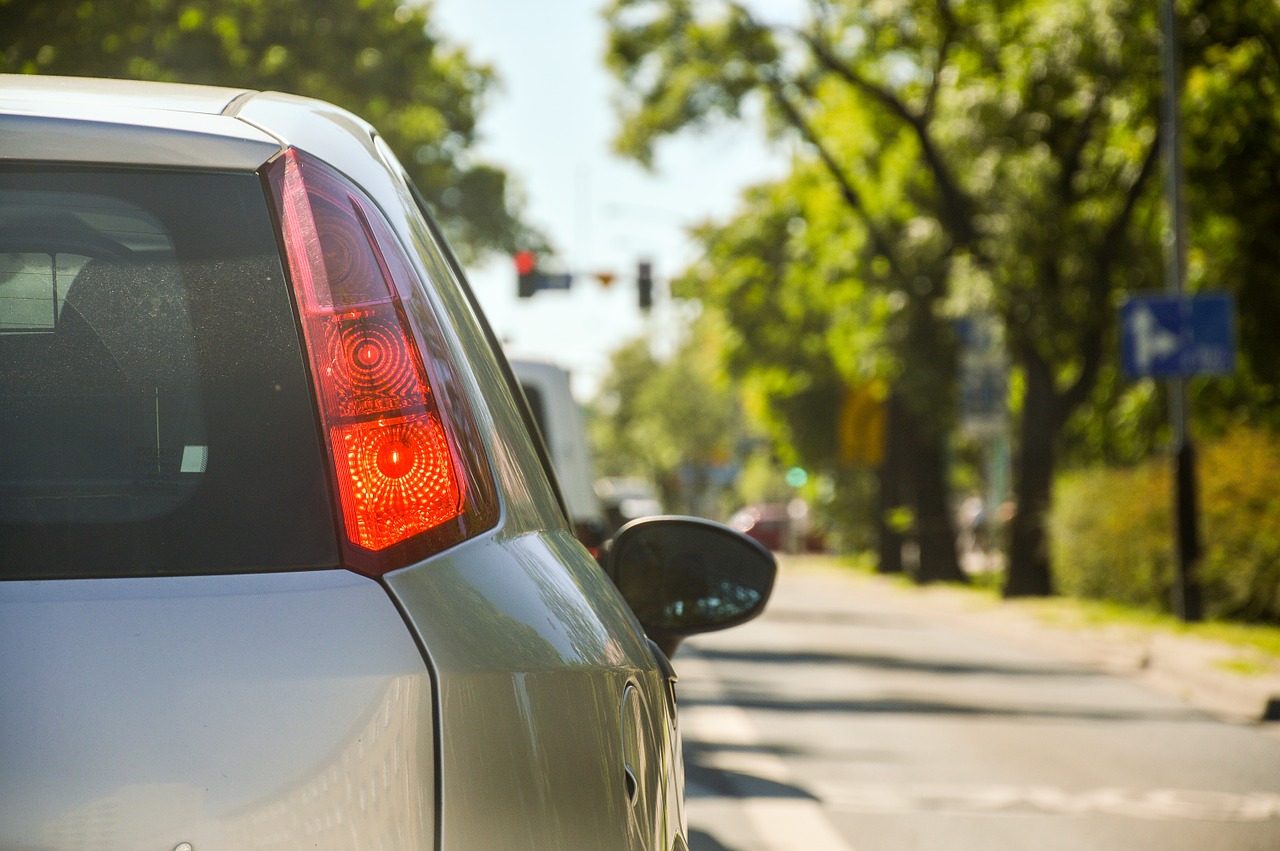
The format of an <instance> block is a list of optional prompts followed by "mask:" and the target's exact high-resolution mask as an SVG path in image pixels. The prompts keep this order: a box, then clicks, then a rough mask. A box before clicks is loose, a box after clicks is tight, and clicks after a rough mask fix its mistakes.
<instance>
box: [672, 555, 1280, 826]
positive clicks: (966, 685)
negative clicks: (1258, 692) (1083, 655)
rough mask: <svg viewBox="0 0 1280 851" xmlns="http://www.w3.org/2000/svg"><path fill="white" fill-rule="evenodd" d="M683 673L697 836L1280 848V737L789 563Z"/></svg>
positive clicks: (1012, 636) (682, 657)
mask: <svg viewBox="0 0 1280 851" xmlns="http://www.w3.org/2000/svg"><path fill="white" fill-rule="evenodd" d="M675 664H676V669H677V671H678V673H679V674H680V678H681V680H680V686H679V689H680V692H679V693H680V698H681V701H682V704H681V705H682V710H681V711H682V725H683V730H684V736H685V764H686V771H687V776H688V784H689V785H688V801H689V804H688V813H689V824H690V832H691V851H726V850H727V851H783V849H787V851H793V850H794V851H801V849H803V851H849V849H854V851H913V849H921V851H923V849H929V851H933V849H942V848H945V849H973V851H1000V849H1017V851H1023V849H1037V850H1038V849H1064V851H1066V849H1071V851H1081V849H1085V850H1086V851H1107V849H1116V851H1135V849H1160V851H1171V849H1186V851H1191V850H1192V849H1195V851H1202V849H1214V851H1238V849H1257V850H1258V851H1277V849H1280V737H1277V736H1276V735H1275V731H1274V729H1272V730H1271V731H1270V732H1268V731H1267V730H1265V729H1264V728H1263V727H1260V726H1257V725H1250V724H1244V723H1229V722H1226V721H1223V720H1219V719H1218V718H1215V717H1214V716H1211V715H1209V714H1207V713H1205V712H1204V711H1202V710H1200V709H1197V708H1195V707H1193V706H1191V705H1189V704H1187V703H1184V702H1183V701H1181V700H1179V699H1178V698H1177V697H1174V696H1170V695H1167V694H1162V693H1160V692H1158V691H1155V690H1152V689H1151V688H1149V687H1147V686H1145V685H1143V684H1141V683H1139V682H1137V681H1136V680H1134V679H1132V678H1128V677H1120V676H1114V675H1111V674H1107V673H1103V672H1101V671H1100V670H1098V669H1097V668H1094V667H1091V666H1088V665H1084V664H1080V663H1078V662H1072V661H1068V660H1067V659H1066V658H1065V657H1064V656H1063V655H1061V654H1057V653H1049V652H1045V651H1044V650H1043V649H1042V648H1041V646H1040V645H1037V644H1036V643H1034V642H1031V641H1029V640H1028V641H1023V640H1020V639H1019V637H1018V635H1017V634H1016V633H1007V634H993V633H991V632H989V631H986V630H983V629H974V628H972V627H971V626H970V625H966V624H965V623H963V622H958V621H956V620H955V619H946V618H939V617H938V616H937V612H936V611H935V610H933V609H930V608H928V607H920V606H917V605H916V604H914V603H913V602H912V596H911V595H909V594H901V593H891V592H889V591H888V590H886V589H885V588H884V587H883V586H881V585H877V584H876V583H871V582H868V581H866V580H857V579H852V580H851V579H848V578H845V577H844V576H843V575H841V574H834V573H832V572H830V571H818V572H813V571H809V570H794V569H784V571H783V573H782V576H781V578H780V580H779V586H778V589H777V591H776V592H775V597H774V599H773V601H772V602H771V604H770V607H769V610H768V611H767V613H766V614H765V616H763V617H762V618H761V619H759V620H757V621H754V622H752V623H751V624H748V625H746V626H743V627H741V628H739V629H736V630H730V631H728V632H725V633H718V634H712V635H707V636H702V637H699V638H697V639H694V640H693V641H690V642H689V643H688V644H686V645H685V647H683V648H682V649H681V650H680V652H679V653H678V654H677V656H676V658H675Z"/></svg>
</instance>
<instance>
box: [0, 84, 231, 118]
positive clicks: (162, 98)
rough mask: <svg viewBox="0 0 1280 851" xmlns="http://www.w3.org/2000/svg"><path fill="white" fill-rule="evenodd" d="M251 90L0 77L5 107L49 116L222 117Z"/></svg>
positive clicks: (0, 106) (0, 103)
mask: <svg viewBox="0 0 1280 851" xmlns="http://www.w3.org/2000/svg"><path fill="white" fill-rule="evenodd" d="M251 92H252V90H250V89H236V88H224V87H221V86H197V85H190V84H187V83H154V82H147V81H143V80H109V79H103V78H95V77H42V76H36V75H34V74H0V109H2V110H4V111H5V112H9V111H11V110H21V111H24V112H33V113H39V114H46V115H56V114H60V113H66V112H68V111H72V110H74V109H76V108H82V107H84V106H86V105H93V106H97V107H101V108H103V109H125V110H134V109H155V110H161V111H165V112H194V113H200V114H204V115H218V114H220V113H222V112H223V111H224V110H225V109H226V108H227V107H228V106H229V105H230V104H231V103H232V102H233V101H234V100H235V99H236V98H238V97H242V96H244V95H247V94H251Z"/></svg>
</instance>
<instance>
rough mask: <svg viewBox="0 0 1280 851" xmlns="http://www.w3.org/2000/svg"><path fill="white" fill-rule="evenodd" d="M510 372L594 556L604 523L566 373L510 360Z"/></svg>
mask: <svg viewBox="0 0 1280 851" xmlns="http://www.w3.org/2000/svg"><path fill="white" fill-rule="evenodd" d="M511 370H512V371H513V372H514V373H515V375H516V379H517V380H518V381H519V382H520V386H521V387H522V388H523V389H524V395H525V397H526V398H527V399H528V400H529V407H530V409H532V411H533V418H534V419H535V420H536V421H537V423H538V429H539V430H540V431H541V432H542V439H543V441H544V442H545V443H546V446H547V451H548V453H550V455H551V466H552V467H554V468H555V473H556V478H557V479H559V481H560V490H561V492H562V493H563V495H564V500H565V503H566V505H567V507H568V509H569V518H570V519H571V520H572V521H573V529H574V532H575V534H577V536H578V540H580V541H582V543H583V544H585V545H586V546H587V548H588V549H590V550H591V551H592V552H593V553H594V552H596V551H597V549H598V548H599V546H600V545H601V544H602V543H604V539H605V537H606V524H605V518H604V511H603V510H602V509H601V507H600V500H599V499H598V498H597V497H596V492H595V488H594V485H593V482H594V481H595V473H594V471H593V464H592V459H591V447H590V446H589V445H588V443H587V427H586V422H585V420H584V418H583V416H582V409H581V408H580V407H579V406H578V403H577V401H576V400H575V399H574V398H573V394H572V393H571V392H570V389H569V373H568V371H567V370H565V369H563V368H561V367H559V366H556V365H555V364H552V363H545V362H541V361H528V360H512V361H511Z"/></svg>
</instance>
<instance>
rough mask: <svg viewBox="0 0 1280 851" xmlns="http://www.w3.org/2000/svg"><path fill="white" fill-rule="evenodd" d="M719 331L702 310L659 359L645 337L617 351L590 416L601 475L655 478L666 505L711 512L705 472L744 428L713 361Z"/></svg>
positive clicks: (726, 454) (726, 455) (730, 452)
mask: <svg viewBox="0 0 1280 851" xmlns="http://www.w3.org/2000/svg"><path fill="white" fill-rule="evenodd" d="M720 333H721V329H719V328H718V327H717V326H716V324H715V323H714V321H713V320H712V319H711V318H709V317H702V318H700V319H698V320H696V321H695V322H694V324H693V325H692V326H691V328H690V334H689V336H688V338H687V339H685V340H684V342H683V343H682V344H681V345H680V346H679V348H678V349H677V350H676V352H675V353H674V355H673V356H672V357H671V358H670V359H667V360H660V359H658V358H656V357H655V356H654V355H653V353H652V352H651V351H650V348H649V342H648V340H646V339H643V338H639V339H636V340H633V341H631V342H630V343H628V344H626V345H624V346H622V347H621V348H619V349H618V350H617V351H616V352H614V354H613V356H612V363H611V369H610V372H609V374H608V376H607V377H606V378H605V380H604V383H603V385H602V387H601V390H600V394H599V397H598V398H597V400H596V401H595V404H594V410H593V413H594V416H593V421H592V437H593V443H594V445H595V447H596V456H597V457H596V462H597V467H598V468H599V471H600V472H601V473H602V474H603V475H609V476H639V477H641V478H645V479H648V480H650V481H652V482H654V483H656V484H657V485H658V487H659V489H660V490H661V492H662V497H663V503H664V504H665V505H666V506H668V507H669V508H670V509H671V510H680V511H686V512H691V513H695V514H704V515H705V514H710V513H715V511H714V509H715V508H716V506H713V505H710V504H708V502H707V500H708V497H709V496H710V491H711V488H710V483H709V481H708V475H707V474H708V471H709V470H711V469H712V468H714V467H718V466H723V465H725V464H727V463H729V461H730V460H731V459H733V457H734V455H735V452H736V450H737V447H738V445H739V444H740V443H741V442H743V439H744V438H745V437H746V435H747V428H746V426H745V425H744V423H743V417H742V410H741V406H740V405H739V402H738V398H737V396H736V394H735V393H734V392H733V391H732V390H731V388H730V387H729V386H728V383H727V381H726V380H725V378H724V376H723V374H722V373H721V370H720V368H719V364H718V362H717V360H716V351H717V350H718V348H719V336H720Z"/></svg>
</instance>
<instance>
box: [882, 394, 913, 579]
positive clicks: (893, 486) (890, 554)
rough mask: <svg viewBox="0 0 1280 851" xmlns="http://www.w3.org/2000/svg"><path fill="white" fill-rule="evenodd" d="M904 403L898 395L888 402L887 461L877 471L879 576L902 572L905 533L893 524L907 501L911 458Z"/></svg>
mask: <svg viewBox="0 0 1280 851" xmlns="http://www.w3.org/2000/svg"><path fill="white" fill-rule="evenodd" d="M901 404H902V403H901V402H900V401H899V400H898V397H897V395H896V394H890V395H889V399H888V400H887V401H886V402H885V406H886V408H887V410H886V412H885V431H884V459H883V460H882V461H881V462H880V467H879V469H877V470H876V484H877V493H876V509H877V510H876V547H877V550H878V558H877V561H876V571H877V572H879V573H902V571H903V566H902V544H903V538H902V533H901V532H900V531H899V530H898V529H897V528H896V526H895V525H894V524H893V523H891V522H890V515H891V513H892V512H894V511H895V510H896V509H898V508H900V507H902V505H903V504H905V502H906V494H905V493H904V492H903V487H902V485H903V481H904V479H905V477H906V465H907V462H908V460H909V459H908V458H907V456H906V453H905V452H904V451H903V449H904V447H903V441H902V435H901V433H900V431H899V425H900V423H901V419H902V418H901V415H900V414H899V412H898V408H900V407H901Z"/></svg>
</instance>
